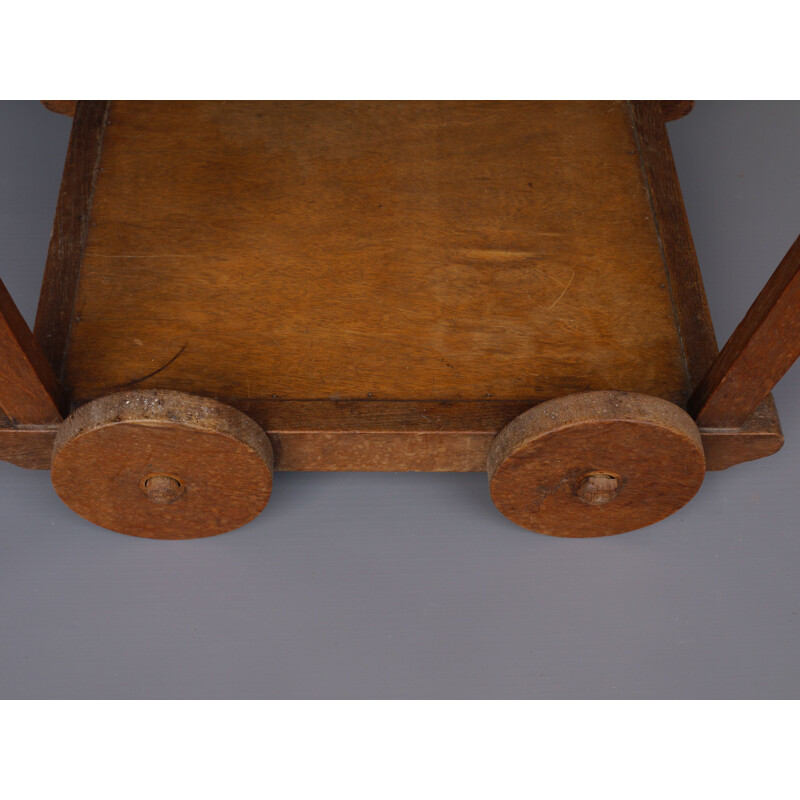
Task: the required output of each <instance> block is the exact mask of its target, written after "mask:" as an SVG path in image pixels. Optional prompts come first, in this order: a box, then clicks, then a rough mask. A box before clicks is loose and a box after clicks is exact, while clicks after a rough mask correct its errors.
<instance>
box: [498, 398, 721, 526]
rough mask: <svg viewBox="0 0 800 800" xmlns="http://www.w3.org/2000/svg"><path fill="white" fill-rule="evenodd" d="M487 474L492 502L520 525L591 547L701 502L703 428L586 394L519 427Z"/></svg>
mask: <svg viewBox="0 0 800 800" xmlns="http://www.w3.org/2000/svg"><path fill="white" fill-rule="evenodd" d="M487 471H488V473H489V487H490V490H491V494H492V500H493V501H494V503H495V505H496V506H497V508H498V510H499V511H500V512H501V513H502V514H503V515H505V516H506V517H508V518H509V519H510V520H511V521H512V522H515V523H516V524H517V525H521V526H522V527H524V528H528V529H530V530H533V531H536V532H538V533H546V534H549V535H551V536H565V537H576V538H583V537H594V536H610V535H612V534H617V533H624V532H626V531H631V530H635V529H637V528H642V527H644V526H646V525H651V524H653V523H654V522H658V521H659V520H661V519H664V518H665V517H668V516H669V515H670V514H672V513H674V512H675V511H677V510H678V509H679V508H681V507H682V506H684V505H685V504H686V503H687V502H689V500H691V498H692V497H694V495H695V494H696V493H697V490H698V489H699V488H700V485H701V484H702V482H703V476H704V474H705V461H704V457H703V447H702V444H701V442H700V435H699V433H698V431H697V427H696V426H695V424H694V422H693V421H692V418H691V417H690V416H689V415H688V414H687V413H686V412H685V411H683V410H682V409H680V408H678V407H677V406H675V405H672V404H671V403H668V402H666V401H664V400H660V399H659V398H655V397H648V396H645V395H635V394H627V393H624V392H588V393H586V394H580V395H574V396H571V397H562V398H559V399H557V400H551V401H549V402H547V403H543V404H542V405H540V406H537V407H536V408H534V409H532V410H531V411H527V412H526V413H525V414H522V415H521V416H520V417H517V419H515V420H514V421H513V422H512V423H510V424H509V425H508V426H507V427H506V428H504V429H503V430H502V431H501V433H500V434H499V435H498V437H497V440H496V442H495V443H494V444H493V445H492V449H491V452H490V453H489V458H488V462H487ZM598 476H602V480H599V479H598ZM591 483H594V485H589V484H591ZM587 485H589V486H588V488H587ZM601 493H602V494H603V495H604V496H603V497H601V496H600V494H601Z"/></svg>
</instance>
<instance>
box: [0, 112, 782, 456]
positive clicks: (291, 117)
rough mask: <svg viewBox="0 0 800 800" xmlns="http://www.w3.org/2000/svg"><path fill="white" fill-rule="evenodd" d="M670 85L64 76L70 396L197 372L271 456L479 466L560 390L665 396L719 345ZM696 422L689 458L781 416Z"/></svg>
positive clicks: (62, 325) (77, 400) (56, 257)
mask: <svg viewBox="0 0 800 800" xmlns="http://www.w3.org/2000/svg"><path fill="white" fill-rule="evenodd" d="M670 102H671V101H661V102H656V101H653V102H634V103H632V104H630V105H628V104H623V103H444V104H441V103H439V104H436V103H422V104H413V103H266V104H253V103H155V104H154V103H127V102H117V103H113V104H112V106H111V108H110V111H109V116H106V110H107V108H106V104H104V103H99V104H98V103H84V102H81V103H79V105H78V113H77V116H76V119H75V123H74V126H73V135H72V139H71V144H70V154H69V157H68V162H67V166H66V169H65V174H64V182H63V184H62V191H61V195H60V199H59V211H58V214H57V218H56V225H55V227H54V235H53V241H52V242H51V248H50V254H49V256H48V268H47V272H46V276H45V281H44V284H43V289H42V300H41V302H40V309H39V315H38V316H37V326H36V334H37V336H38V337H39V338H40V340H41V341H43V342H44V343H45V346H46V348H47V349H48V350H49V356H50V358H52V360H53V363H54V364H56V366H57V369H58V370H61V369H62V368H63V369H64V374H65V375H66V376H67V379H68V381H69V382H70V384H72V385H70V386H68V387H67V388H68V389H69V390H72V389H74V390H75V395H74V398H73V407H77V406H79V405H81V404H82V403H84V402H86V401H88V400H91V399H93V398H94V397H96V396H102V395H103V394H105V393H109V392H115V391H117V390H123V389H134V388H148V387H150V388H164V389H171V388H172V389H174V388H181V389H185V390H190V391H195V392H198V393H202V394H206V395H211V396H213V397H215V398H216V399H218V400H221V401H223V402H226V403H228V404H230V405H232V406H234V407H236V408H238V409H240V410H242V411H244V412H245V413H247V414H249V415H250V416H252V417H253V418H254V419H255V420H256V421H257V422H258V424H259V425H261V426H262V427H263V428H264V430H266V431H267V432H268V434H269V436H270V439H271V441H272V444H273V447H274V448H275V458H276V468H279V469H297V470H304V469H332V470H341V469H364V470H373V469H375V470H406V469H408V470H459V471H466V470H469V471H471V470H480V469H483V466H484V462H485V458H486V454H487V453H488V450H489V447H490V446H491V443H492V441H493V438H494V436H495V435H496V434H497V432H498V431H500V430H501V429H502V428H503V426H504V425H506V424H507V423H508V422H509V421H510V420H512V419H513V418H514V417H515V416H517V415H519V414H521V413H522V412H523V411H525V410H527V409H528V408H531V407H533V406H536V405H538V404H539V403H541V402H543V401H546V400H548V399H551V398H553V397H554V396H560V395H561V394H568V393H576V392H581V391H585V390H587V389H629V390H638V391H640V392H648V393H651V392H652V393H655V394H660V396H662V397H663V398H664V399H667V400H670V401H672V402H675V403H677V404H679V405H682V404H684V403H685V401H686V399H687V398H688V395H689V392H690V389H691V387H692V386H693V385H694V384H695V381H696V380H699V374H700V373H701V372H702V371H703V365H710V363H711V361H713V358H714V356H715V355H716V353H717V350H716V342H715V340H714V336H713V329H712V328H711V322H710V317H709V315H708V309H707V305H706V303H705V295H704V292H703V289H702V280H701V279H700V276H699V269H698V267H697V261H696V257H695V255H694V250H693V247H692V243H691V234H690V233H689V229H688V222H687V221H686V217H685V213H684V212H683V206H682V199H681V197H680V189H679V187H678V184H677V177H676V175H675V170H674V164H673V163H672V155H671V152H670V150H669V143H668V140H667V138H666V129H665V126H664V119H665V118H671V115H673V114H674V113H677V111H678V109H677V107H676V108H675V109H673V111H670V110H669V107H668V105H667V106H665V105H664V103H667V104H669V103H670ZM106 121H110V125H109V126H108V127H106ZM523 178H524V179H526V180H523ZM95 181H96V183H95ZM95 188H96V189H97V191H96V192H95V191H94V189H95ZM631 221H633V224H631ZM84 246H85V248H86V250H85V253H84ZM84 255H85V256H86V258H85V263H84V265H83V267H82V268H81V262H82V259H83V257H84ZM576 266H577V267H579V268H578V269H575V267H576ZM81 269H82V272H81ZM559 270H561V271H563V276H562V277H561V278H559V275H561V272H559ZM556 273H558V274H556ZM564 276H566V280H564ZM559 281H560V283H559ZM73 299H75V300H76V302H77V307H76V308H75V310H74V315H73V308H72V305H73ZM673 308H674V310H673ZM679 334H680V335H679ZM68 341H70V342H71V344H70V347H69V358H67V349H68V348H67V345H68ZM17 427H18V426H13V425H12V426H2V425H0V458H6V459H7V460H11V461H15V463H20V462H24V465H26V466H35V467H36V468H46V467H47V465H48V456H47V454H46V453H45V451H44V448H43V447H42V446H41V444H40V442H41V441H44V440H45V439H46V438H47V437H52V436H53V433H52V428H49V429H48V428H47V427H45V428H43V429H41V430H40V431H39V432H38V433H37V434H36V436H35V437H34V436H32V435H27V433H26V434H25V435H23V433H22V432H21V431H19V430H18V429H17ZM28 433H30V432H28ZM701 435H702V438H703V442H704V445H705V446H706V449H707V454H708V468H709V469H717V468H726V467H727V466H731V465H732V464H734V463H739V462H741V461H745V460H749V459H751V458H757V457H761V456H762V455H765V454H768V453H771V452H774V451H775V450H776V449H777V448H778V447H780V444H781V443H782V441H783V439H782V434H781V432H780V425H779V423H778V420H777V415H776V414H775V411H774V404H772V402H771V398H768V399H767V401H765V404H764V406H763V409H762V411H760V412H759V413H756V414H754V416H753V419H750V420H747V421H746V422H745V423H744V424H743V425H742V426H741V427H739V428H736V429H726V430H715V429H713V428H703V429H702V431H701ZM34 438H35V441H36V442H37V444H36V446H35V447H31V450H30V453H29V454H28V455H27V456H26V455H24V452H23V451H24V446H23V445H21V444H20V443H21V442H23V441H28V442H33V441H34Z"/></svg>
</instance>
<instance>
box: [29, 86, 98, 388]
mask: <svg viewBox="0 0 800 800" xmlns="http://www.w3.org/2000/svg"><path fill="white" fill-rule="evenodd" d="M107 115H108V103H107V102H105V101H102V102H101V101H81V102H79V103H78V105H77V109H76V112H75V119H74V122H73V123H72V134H71V136H70V141H69V148H68V150H67V160H66V164H65V166H64V176H63V178H62V181H61V190H60V192H59V196H58V205H57V207H56V215H55V221H54V222H53V233H52V236H51V238H50V249H49V251H48V254H47V264H46V267H45V272H44V279H43V281H42V291H41V294H40V296H39V308H38V311H37V314H36V324H35V325H34V329H33V332H34V336H35V337H36V340H37V341H38V342H39V344H40V345H41V347H42V350H43V351H44V353H45V355H46V356H47V359H48V361H49V362H50V364H52V366H53V369H54V371H55V373H56V375H57V376H58V378H59V379H62V378H63V365H64V360H65V356H66V350H67V340H68V338H69V328H70V324H71V320H72V312H73V305H74V302H75V293H76V289H77V285H78V275H79V273H80V268H81V260H82V258H83V248H84V245H85V242H86V235H87V231H88V227H89V215H90V211H91V206H92V195H93V191H94V183H95V179H96V175H97V171H98V167H99V163H100V152H101V150H102V142H103V132H104V130H105V124H106V118H107Z"/></svg>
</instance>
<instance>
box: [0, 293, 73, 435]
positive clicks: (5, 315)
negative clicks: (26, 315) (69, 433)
mask: <svg viewBox="0 0 800 800" xmlns="http://www.w3.org/2000/svg"><path fill="white" fill-rule="evenodd" d="M61 397H62V393H61V388H60V386H59V385H58V380H57V379H56V376H55V374H54V372H53V370H52V368H51V367H50V364H49V363H48V361H47V358H46V357H45V355H44V353H43V352H42V349H41V348H40V347H39V345H38V343H37V342H36V340H35V339H34V338H33V334H32V333H31V330H30V328H29V327H28V326H27V324H26V323H25V320H24V319H23V317H22V314H20V313H19V309H18V308H17V306H16V305H15V304H14V301H13V300H12V299H11V295H9V293H8V291H7V289H6V287H5V286H4V285H3V282H2V281H0V408H1V409H2V410H3V412H4V413H5V415H6V416H8V417H9V418H10V419H11V420H13V422H14V423H17V424H19V425H46V424H48V423H51V422H61V413H60V410H59V406H60V405H61Z"/></svg>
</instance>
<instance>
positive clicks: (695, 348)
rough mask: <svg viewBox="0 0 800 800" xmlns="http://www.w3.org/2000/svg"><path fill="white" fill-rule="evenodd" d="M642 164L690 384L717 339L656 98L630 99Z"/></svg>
mask: <svg viewBox="0 0 800 800" xmlns="http://www.w3.org/2000/svg"><path fill="white" fill-rule="evenodd" d="M631 113H632V115H633V120H634V123H635V125H636V130H637V133H638V142H639V148H640V153H641V157H642V164H643V167H644V170H645V174H646V175H647V179H648V182H649V185H650V198H651V202H652V205H653V212H654V216H655V219H656V223H657V225H658V232H659V236H660V239H661V247H662V250H663V253H664V261H665V263H666V267H667V272H668V274H669V281H670V286H671V289H672V297H673V302H674V305H675V314H676V317H677V322H678V328H679V330H680V334H681V340H682V343H683V351H684V356H685V358H686V367H687V372H688V374H689V379H690V383H691V386H690V388H694V387H695V386H696V385H697V384H698V383H699V382H700V381H701V380H702V378H703V376H704V375H705V374H706V372H707V371H708V369H709V367H710V366H711V364H712V363H713V362H714V359H715V358H716V357H717V354H718V352H719V351H718V349H717V340H716V336H715V335H714V326H713V324H712V322H711V312H710V311H709V309H708V302H707V300H706V293H705V289H704V287H703V278H702V276H701V275H700V266H699V264H698V263H697V254H696V253H695V250H694V242H693V241H692V234H691V231H690V229H689V220H688V218H687V216H686V209H685V208H684V205H683V195H682V194H681V188H680V184H679V183H678V174H677V172H676V171H675V163H674V161H673V159H672V149H671V147H670V144H669V138H668V136H667V129H666V126H665V124H664V117H663V115H662V108H661V104H660V102H659V101H655V100H653V101H636V102H632V103H631Z"/></svg>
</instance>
